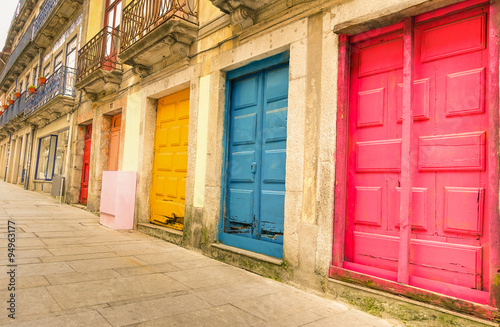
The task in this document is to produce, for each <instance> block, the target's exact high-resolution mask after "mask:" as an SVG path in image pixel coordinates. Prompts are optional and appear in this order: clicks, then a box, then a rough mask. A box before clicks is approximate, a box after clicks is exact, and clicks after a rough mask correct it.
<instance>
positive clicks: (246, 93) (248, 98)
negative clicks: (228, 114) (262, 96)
mask: <svg viewBox="0 0 500 327" xmlns="http://www.w3.org/2000/svg"><path fill="white" fill-rule="evenodd" d="M258 84H259V79H258V76H252V77H249V78H244V79H241V80H239V81H238V82H237V83H234V85H233V88H232V93H233V97H232V99H233V103H232V106H233V108H232V109H233V110H239V109H243V108H247V107H252V106H256V105H257V101H258V99H259V94H258V91H259V87H258Z"/></svg>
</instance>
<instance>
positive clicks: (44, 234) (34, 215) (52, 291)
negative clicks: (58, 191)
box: [0, 182, 392, 327]
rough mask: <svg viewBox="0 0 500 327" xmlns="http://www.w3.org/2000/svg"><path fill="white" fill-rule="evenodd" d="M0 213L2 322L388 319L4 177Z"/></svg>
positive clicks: (349, 322) (370, 322) (372, 322)
mask: <svg viewBox="0 0 500 327" xmlns="http://www.w3.org/2000/svg"><path fill="white" fill-rule="evenodd" d="M0 217H1V220H0V222H1V225H0V229H1V231H2V236H3V237H2V238H1V239H0V262H1V265H2V266H3V267H2V269H3V273H2V274H1V275H0V303H3V305H2V306H3V308H1V309H0V325H9V326H10V325H11V324H12V326H14V325H15V326H36V327H39V326H51V327H52V326H54V327H56V326H61V327H63V326H64V327H65V326H92V327H97V326H190V327H191V326H276V327H277V326H311V327H312V326H314V327H319V326H329V327H331V326H392V324H391V323H389V322H387V321H385V320H382V319H379V318H377V317H373V316H371V315H369V314H366V313H363V312H360V311H357V310H354V309H350V308H348V307H347V306H345V305H344V304H341V303H338V302H335V301H330V300H327V299H324V298H321V297H318V296H315V295H312V294H309V293H306V292H303V291H300V290H297V289H295V288H293V287H291V286H288V285H284V284H282V283H279V282H275V281H273V280H269V279H267V278H264V277H261V276H258V275H255V274H252V273H250V272H247V271H245V270H241V269H238V268H235V267H232V266H229V265H226V264H224V263H221V262H218V261H216V260H212V259H210V258H207V257H205V256H203V255H201V254H198V253H196V252H193V251H189V250H186V249H184V248H181V247H178V246H175V245H173V244H170V243H167V242H164V241H161V240H158V239H155V238H153V237H150V236H147V235H144V234H142V233H139V232H136V231H113V230H110V229H107V228H105V227H103V226H101V225H99V219H98V218H97V217H96V216H94V215H92V214H90V213H88V212H86V211H83V210H80V209H78V208H75V207H72V206H69V205H64V204H63V205H59V204H58V202H57V201H55V200H53V199H51V198H48V197H45V196H43V195H40V194H36V193H34V192H29V191H24V190H22V189H21V188H19V187H17V186H13V185H11V184H8V183H4V182H0ZM9 220H10V221H13V222H14V223H15V227H16V240H15V263H16V264H17V267H14V268H12V267H7V265H8V264H10V263H9V260H8V259H9V257H8V254H9V251H8V243H9V241H8V239H7V225H8V221H9ZM11 224H12V223H11ZM10 269H15V295H14V299H15V317H16V319H15V320H12V319H11V318H9V317H8V314H10V312H9V311H8V310H7V308H8V307H9V303H8V302H7V301H9V300H10V298H11V294H10V293H12V291H10V292H9V291H7V288H8V286H9V283H11V282H12V280H11V279H10V277H9V275H8V274H7V272H8V271H9V270H10Z"/></svg>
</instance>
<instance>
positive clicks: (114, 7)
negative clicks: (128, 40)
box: [104, 0, 122, 59]
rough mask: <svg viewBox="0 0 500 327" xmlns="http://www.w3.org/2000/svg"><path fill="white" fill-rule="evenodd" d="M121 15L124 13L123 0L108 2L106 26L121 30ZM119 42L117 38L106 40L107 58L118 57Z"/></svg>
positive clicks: (109, 0)
mask: <svg viewBox="0 0 500 327" xmlns="http://www.w3.org/2000/svg"><path fill="white" fill-rule="evenodd" d="M121 13H122V2H121V0H107V2H106V17H105V21H104V26H111V27H113V28H115V29H117V30H119V29H120V21H121ZM117 41H118V39H117V38H115V37H109V38H108V39H107V40H106V57H116V52H117V49H118V45H117V44H116V43H117ZM113 59H114V58H113Z"/></svg>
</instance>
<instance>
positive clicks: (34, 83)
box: [32, 66, 38, 85]
mask: <svg viewBox="0 0 500 327" xmlns="http://www.w3.org/2000/svg"><path fill="white" fill-rule="evenodd" d="M37 76H38V66H35V68H33V84H32V85H37V84H38V83H37V80H36V77H37Z"/></svg>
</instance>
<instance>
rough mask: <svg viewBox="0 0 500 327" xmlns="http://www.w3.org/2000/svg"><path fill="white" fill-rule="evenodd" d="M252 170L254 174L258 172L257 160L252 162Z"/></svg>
mask: <svg viewBox="0 0 500 327" xmlns="http://www.w3.org/2000/svg"><path fill="white" fill-rule="evenodd" d="M250 170H251V171H252V174H255V173H256V172H257V163H256V162H252V164H251V165H250Z"/></svg>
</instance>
